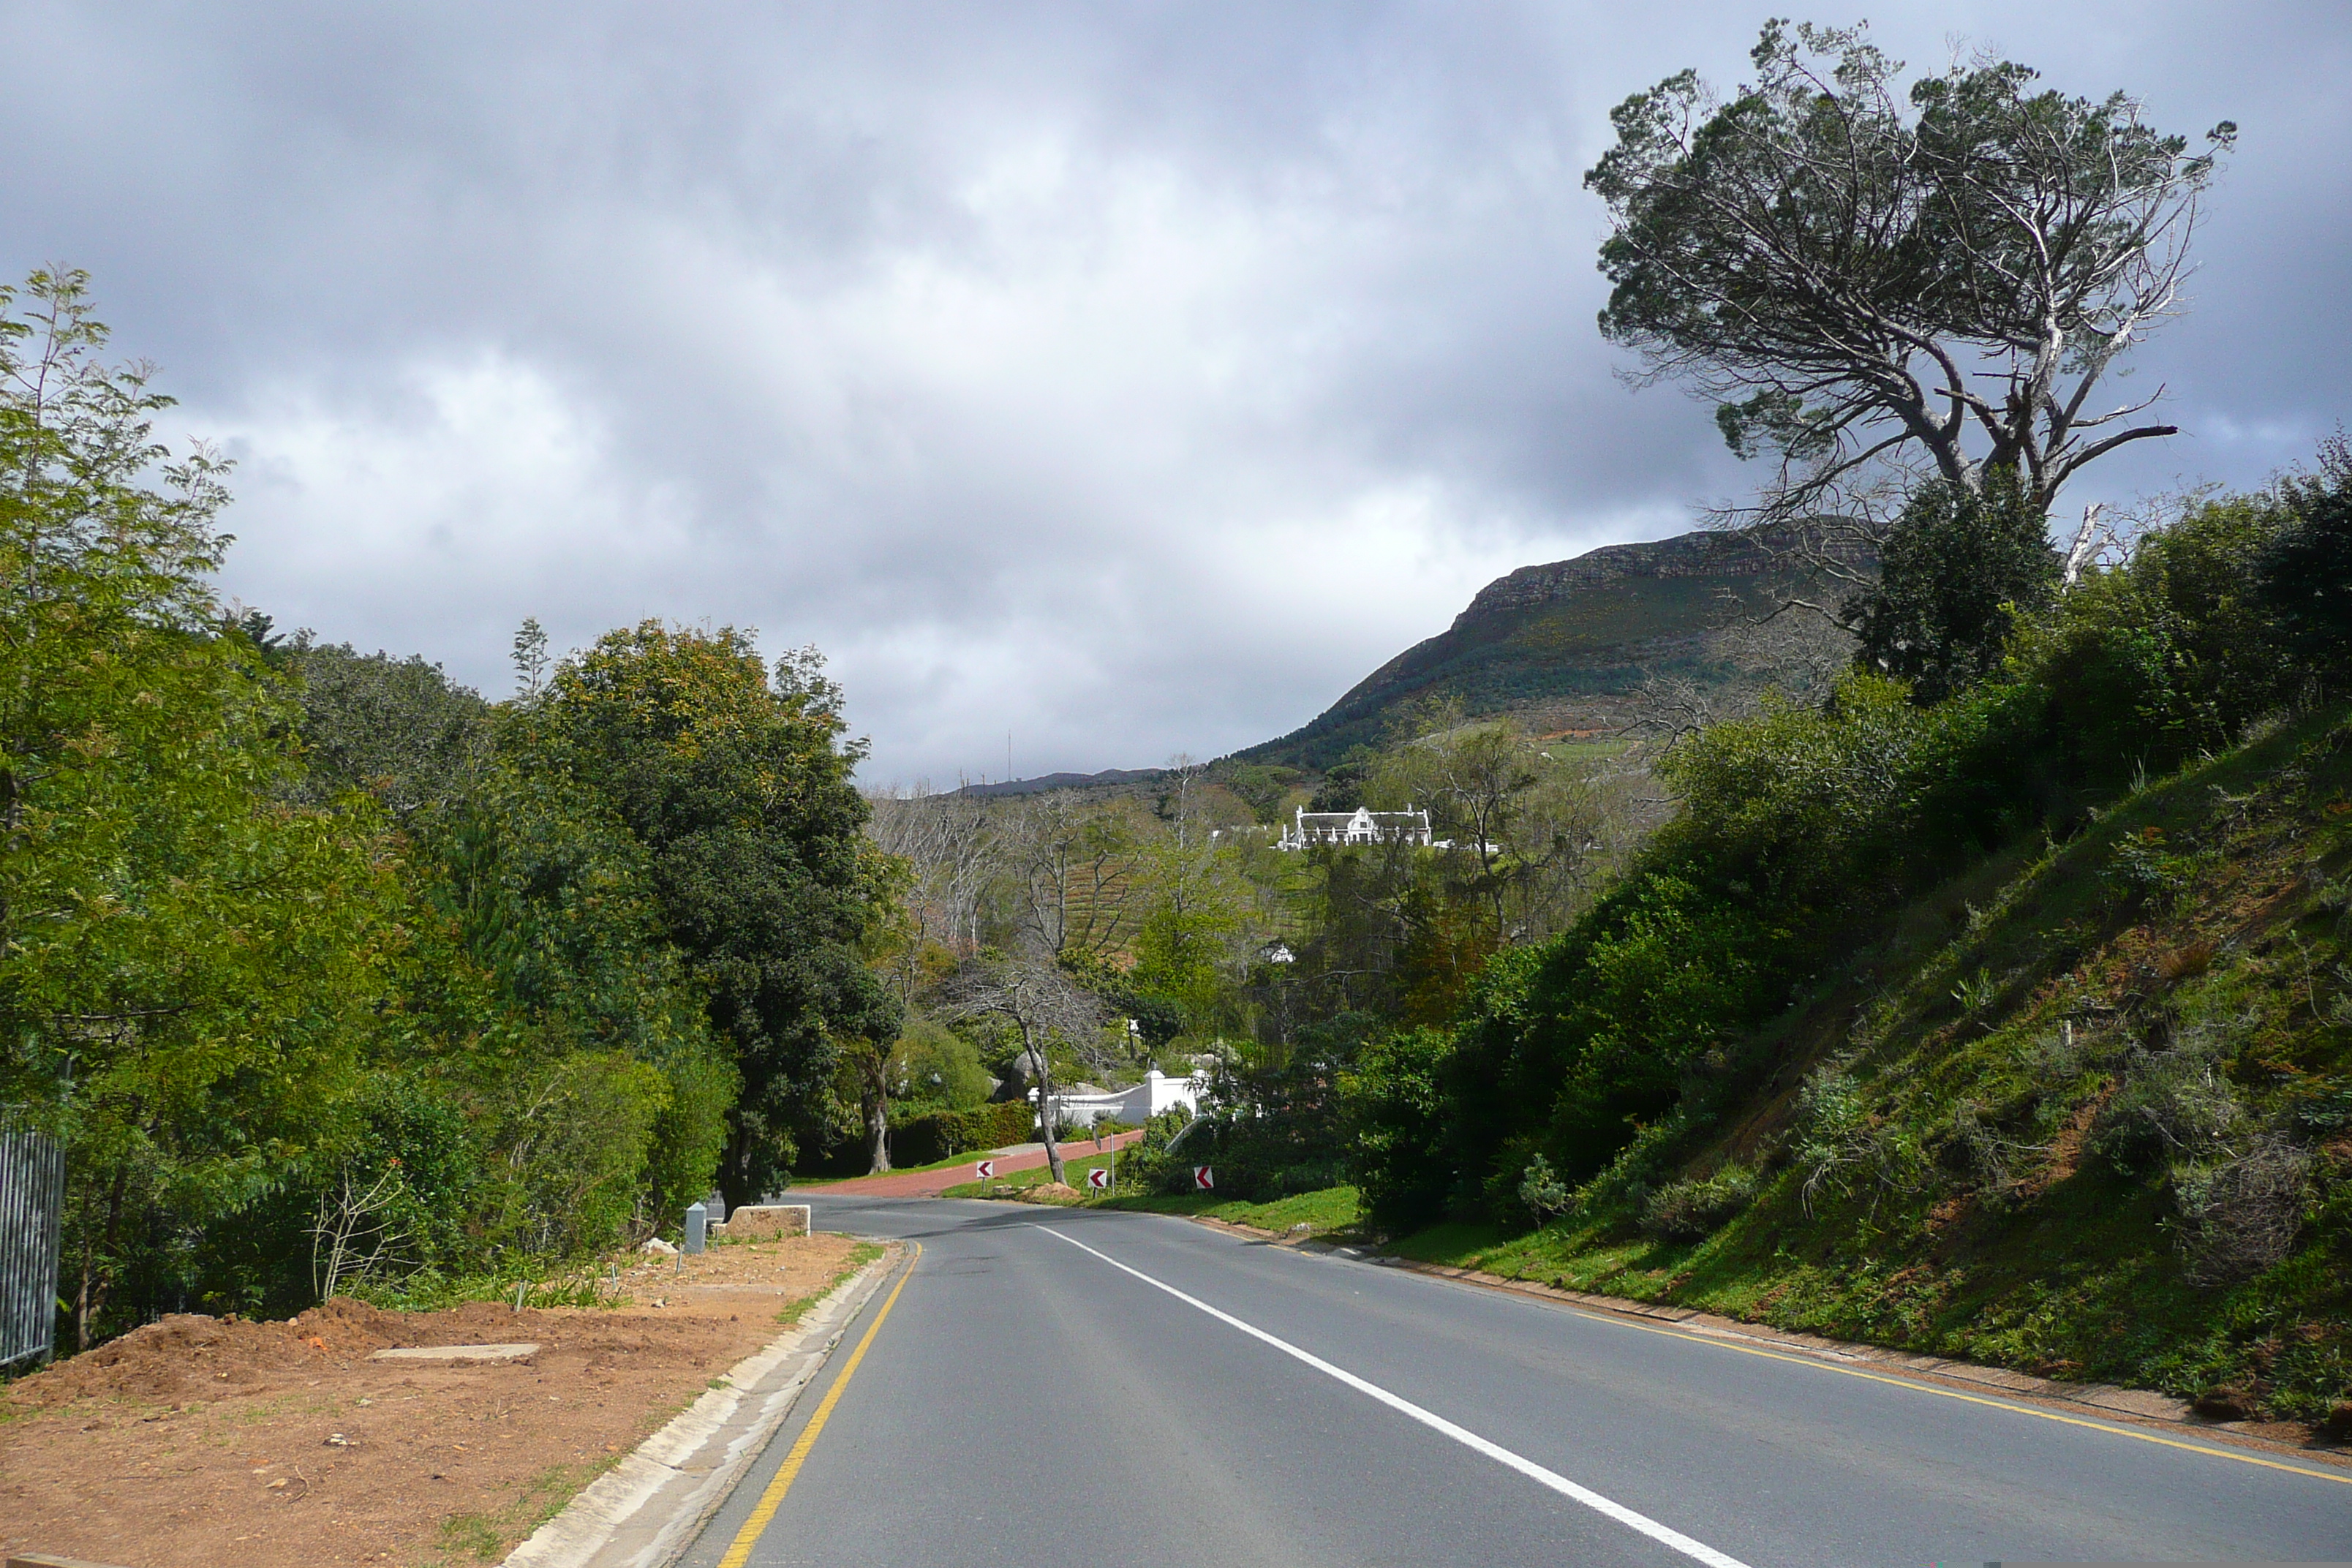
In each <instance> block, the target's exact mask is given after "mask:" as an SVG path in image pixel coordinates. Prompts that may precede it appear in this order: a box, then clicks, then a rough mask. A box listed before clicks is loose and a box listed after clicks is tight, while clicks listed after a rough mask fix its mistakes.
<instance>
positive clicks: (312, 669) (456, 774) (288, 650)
mask: <svg viewBox="0 0 2352 1568" xmlns="http://www.w3.org/2000/svg"><path fill="white" fill-rule="evenodd" d="M262 626H263V635H264V636H265V637H267V636H268V631H267V626H268V621H267V619H266V617H265V618H264V620H263V623H262ZM275 658H276V661H277V662H278V664H279V665H280V666H282V667H283V668H286V669H287V670H288V671H289V672H290V673H291V674H292V675H293V677H294V678H295V682H296V686H297V689H298V692H299V701H300V702H301V705H302V719H301V726H302V751H303V762H304V767H303V772H302V778H301V781H300V784H299V796H300V797H301V798H303V799H306V800H310V801H313V802H318V801H326V800H331V799H333V798H334V797H335V796H337V795H341V794H343V793H345V792H347V791H352V790H364V791H366V792H367V793H369V794H371V795H374V796H375V797H376V798H377V799H378V800H380V801H382V802H383V805H384V806H385V807H386V809H388V810H389V811H391V812H392V814H393V815H394V817H395V818H399V819H405V818H406V817H408V816H411V815H412V814H414V813H415V811H417V810H418V809H419V808H420V807H425V806H431V805H447V804H450V803H452V802H455V801H456V800H457V799H459V798H460V797H461V796H462V795H464V794H465V792H466V790H467V787H468V785H469V784H471V783H472V781H473V779H474V778H475V776H476V775H477V774H478V773H479V771H480V770H481V768H482V767H483V765H484V764H485V763H486V762H487V760H488V755H489V751H490V709H489V705H488V703H486V702H484V701H483V700H482V699H481V697H480V695H479V694H478V693H477V692H475V691H474V690H473V689H470V688H468V687H464V686H459V685H457V684H456V683H454V682H453V681H451V680H450V679H448V677H447V676H446V675H445V674H444V673H443V672H442V669H441V667H440V666H439V665H437V664H433V663H429V662H427V661H426V660H425V659H424V658H419V657H417V656H415V655H414V654H412V655H410V656H409V657H408V658H394V657H393V656H392V655H390V654H388V653H372V654H362V653H360V652H359V651H357V650H356V649H354V648H353V647H352V646H351V645H350V644H349V643H342V644H336V645H328V644H321V643H318V642H314V641H313V640H312V639H311V638H310V635H309V634H308V633H299V634H297V636H296V637H294V639H293V640H292V641H291V642H290V643H288V644H285V645H283V646H282V647H279V648H278V650H277V651H276V654H275Z"/></svg>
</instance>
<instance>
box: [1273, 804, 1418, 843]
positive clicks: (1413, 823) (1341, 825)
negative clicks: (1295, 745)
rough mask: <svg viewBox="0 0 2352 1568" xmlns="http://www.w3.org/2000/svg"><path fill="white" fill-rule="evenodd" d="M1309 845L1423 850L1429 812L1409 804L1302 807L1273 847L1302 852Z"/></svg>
mask: <svg viewBox="0 0 2352 1568" xmlns="http://www.w3.org/2000/svg"><path fill="white" fill-rule="evenodd" d="M1312 844H1415V845H1419V846H1420V847H1422V848H1423V849H1426V848H1428V847H1430V837H1429V813H1427V812H1425V811H1415V810H1414V809H1413V808H1412V806H1410V805H1408V806H1406V807H1405V808H1404V809H1403V810H1402V811H1370V810H1367V809H1365V808H1364V807H1362V806H1358V807H1357V808H1356V809H1355V810H1353V811H1309V810H1307V808H1306V807H1305V806H1303V805H1302V806H1300V807H1299V808H1298V812H1297V817H1296V819H1295V820H1294V821H1293V822H1292V824H1291V826H1290V827H1289V829H1288V830H1287V831H1286V832H1285V833H1284V834H1283V836H1282V840H1281V842H1280V843H1279V844H1277V845H1276V848H1279V849H1304V848H1306V847H1307V846H1309V845H1312Z"/></svg>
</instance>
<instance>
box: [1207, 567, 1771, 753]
mask: <svg viewBox="0 0 2352 1568" xmlns="http://www.w3.org/2000/svg"><path fill="white" fill-rule="evenodd" d="M1779 566H1780V563H1779V562H1778V561H1777V560H1776V559H1775V558H1774V557H1773V556H1772V555H1770V554H1769V552H1766V551H1764V550H1761V549H1759V548H1758V547H1756V546H1755V545H1754V544H1752V543H1750V542H1748V541H1747V540H1745V539H1744V538H1742V537H1739V536H1736V535H1724V534H1715V533H1689V534H1684V535H1681V536H1679V537H1677V538H1674V539H1668V540H1662V541H1659V542H1656V543H1653V544H1614V545H1609V546H1605V547H1603V548H1602V549H1600V550H1595V551H1591V552H1588V553H1586V554H1584V555H1580V556H1577V557H1576V558H1574V559H1573V560H1570V561H1561V562H1554V563H1549V564H1547V565H1540V566H1525V567H1521V568H1520V569H1519V570H1517V571H1516V572H1513V573H1512V574H1509V575H1508V576H1506V577H1502V578H1498V579H1496V581H1495V582H1494V583H1492V584H1488V585H1487V587H1486V588H1485V589H1484V590H1482V591H1481V592H1480V593H1479V594H1478V595H1477V597H1476V598H1475V599H1473V600H1472V601H1471V603H1470V605H1469V607H1468V608H1466V609H1465V610H1464V611H1463V612H1462V614H1461V615H1460V616H1456V617H1455V619H1454V624H1453V625H1452V626H1449V627H1447V628H1446V629H1445V630H1444V632H1441V633H1440V634H1438V635H1437V636H1436V637H1430V638H1428V639H1427V640H1425V641H1423V642H1420V643H1417V644H1415V645H1414V646H1413V647H1411V648H1408V649H1407V650H1406V651H1405V652H1403V653H1402V654H1399V655H1398V656H1397V657H1396V658H1392V659H1391V660H1390V661H1389V662H1388V663H1386V664H1384V665H1382V666H1381V668H1379V669H1376V670H1374V671H1373V672H1372V673H1371V674H1370V675H1369V676H1367V677H1365V678H1364V679H1363V680H1362V681H1360V682H1359V683H1358V684H1357V685H1356V686H1355V687H1354V689H1351V690H1349V692H1348V693H1347V694H1346V695H1345V696H1343V697H1341V698H1340V699H1339V700H1338V701H1337V702H1335V703H1333V704H1332V705H1331V706H1330V707H1329V708H1328V709H1327V710H1325V711H1324V712H1322V713H1321V714H1319V715H1318V716H1317V717H1316V718H1315V719H1313V720H1312V721H1309V722H1308V723H1307V724H1306V725H1304V726H1303V727H1301V728H1299V729H1297V730H1295V731H1292V732H1291V733H1289V734H1287V735H1285V736H1283V737H1281V738H1280V739H1278V740H1274V741H1268V742H1265V743H1264V744H1262V745H1258V746H1254V747H1252V748H1250V749H1249V750H1247V751H1244V752H1239V753H1236V754H1237V756H1238V757H1240V758H1241V759H1242V760H1244V761H1247V762H1255V763H1276V764H1284V765H1288V766H1293V767H1307V768H1318V769H1319V768H1327V767H1328V766H1330V765H1331V764H1332V763H1336V762H1338V761H1339V759H1340V758H1341V757H1342V756H1343V755H1345V754H1346V753H1347V752H1348V751H1349V748H1351V747H1354V746H1357V745H1365V744H1375V745H1376V744H1379V743H1380V742H1381V741H1382V740H1384V739H1385V738H1386V736H1387V734H1388V731H1389V729H1390V727H1391V721H1392V719H1393V717H1394V716H1395V714H1396V712H1397V710H1399V709H1400V708H1401V707H1402V706H1403V705H1405V704H1407V703H1411V702H1414V701H1416V700H1423V699H1427V698H1433V697H1435V698H1453V699H1458V700H1460V701H1461V703H1462V705H1463V707H1464V710H1465V712H1466V713H1467V714H1468V715H1469V716H1471V717H1481V716H1485V715H1488V714H1495V713H1506V712H1509V713H1518V714H1522V715H1524V716H1527V717H1528V718H1530V719H1531V720H1533V721H1537V722H1538V724H1539V725H1540V726H1541V727H1544V728H1549V729H1559V730H1568V729H1583V728H1603V727H1608V726H1610V725H1612V724H1613V723H1615V722H1618V721H1621V720H1622V717H1623V716H1624V714H1625V712H1626V710H1627V708H1628V703H1629V699H1630V698H1631V697H1632V696H1633V693H1634V692H1636V691H1637V690H1638V689H1640V688H1641V686H1642V684H1643V681H1644V679H1651V678H1656V677H1680V678H1683V679H1693V680H1697V681H1701V682H1709V683H1713V682H1727V681H1730V680H1732V679H1737V678H1738V673H1739V672H1738V669H1737V668H1736V667H1735V666H1734V665H1733V664H1732V663H1731V662H1730V661H1729V660H1727V659H1726V658H1723V657H1722V655H1721V653H1720V651H1719V650H1717V648H1716V647H1714V646H1713V642H1714V638H1713V636H1712V634H1714V633H1715V632H1717V630H1718V629H1720V628H1721V627H1723V626H1725V625H1727V623H1730V622H1732V621H1735V620H1737V619H1738V618H1739V617H1740V616H1753V615H1755V614H1756V613H1758V612H1759V610H1760V609H1763V608H1768V607H1769V605H1771V604H1772V603H1773V602H1775V601H1774V599H1773V596H1772V586H1773V584H1774V583H1775V581H1776V580H1777V577H1778V568H1779Z"/></svg>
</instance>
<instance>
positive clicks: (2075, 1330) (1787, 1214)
mask: <svg viewBox="0 0 2352 1568" xmlns="http://www.w3.org/2000/svg"><path fill="white" fill-rule="evenodd" d="M1757 1043H1758V1046H1759V1047H1760V1050H1759V1054H1760V1055H1763V1056H1765V1057H1768V1058H1770V1059H1774V1060H1777V1061H1778V1062H1780V1064H1781V1065H1780V1068H1778V1070H1777V1071H1776V1072H1775V1073H1774V1074H1773V1075H1772V1076H1771V1078H1770V1079H1769V1081H1768V1082H1766V1083H1765V1084H1764V1085H1762V1086H1761V1087H1760V1089H1758V1090H1756V1091H1754V1092H1753V1094H1752V1098H1751V1099H1750V1100H1749V1101H1748V1104H1747V1107H1746V1109H1745V1110H1744V1111H1739V1112H1736V1113H1734V1114H1733V1115H1731V1116H1728V1117H1727V1118H1725V1119H1724V1121H1722V1123H1721V1124H1720V1125H1721V1131H1718V1132H1717V1133H1716V1134H1714V1135H1712V1136H1709V1137H1708V1138H1706V1141H1705V1142H1704V1143H1703V1144H1702V1145H1701V1146H1699V1147H1697V1148H1696V1149H1691V1148H1688V1147H1686V1146H1685V1147H1683V1148H1681V1149H1679V1150H1677V1149H1675V1145H1674V1141H1673V1140H1672V1139H1664V1140H1661V1141H1660V1142H1659V1144H1658V1147H1659V1150H1660V1152H1661V1153H1662V1154H1663V1155H1664V1156H1665V1157H1664V1158H1663V1159H1661V1160H1660V1161H1658V1162H1656V1163H1654V1164H1653V1165H1651V1166H1649V1167H1647V1168H1644V1166H1643V1163H1642V1162H1641V1161H1640V1160H1639V1159H1638V1158H1636V1159H1633V1160H1631V1161H1627V1162H1621V1163H1620V1165H1619V1166H1618V1167H1617V1169H1616V1171H1615V1172H1613V1173H1612V1175H1613V1176H1614V1177H1615V1178H1616V1179H1615V1180H1613V1181H1605V1182H1603V1183H1602V1184H1600V1185H1599V1186H1598V1187H1597V1188H1596V1189H1594V1190H1593V1191H1592V1192H1591V1194H1590V1198H1589V1200H1588V1202H1587V1203H1586V1205H1584V1207H1583V1209H1582V1211H1581V1212H1580V1213H1579V1214H1577V1215H1573V1216H1572V1217H1571V1218H1570V1219H1569V1220H1567V1221H1566V1222H1564V1223H1562V1224H1560V1225H1557V1226H1551V1227H1549V1228H1547V1229H1540V1230H1537V1231H1533V1232H1531V1233H1528V1234H1525V1235H1520V1236H1517V1237H1509V1238H1505V1237H1504V1236H1503V1235H1502V1233H1501V1232H1498V1231H1495V1230H1490V1229H1486V1228H1483V1227H1479V1226H1469V1225H1460V1224H1456V1225H1448V1226H1440V1227H1438V1228H1437V1229H1435V1230H1433V1231H1429V1232H1425V1233H1423V1235H1421V1236H1420V1237H1416V1238H1414V1239H1413V1240H1412V1241H1410V1242H1408V1243H1407V1244H1406V1245H1405V1250H1407V1251H1409V1252H1412V1253H1416V1254H1418V1255H1420V1256H1423V1257H1426V1258H1443V1259H1444V1260H1446V1261H1449V1262H1454V1263H1459V1264H1465V1265H1472V1266H1475V1267H1478V1268H1486V1269H1491V1270H1495V1271H1497V1272H1501V1273H1504V1274H1507V1275H1513V1276H1517V1277H1523V1278H1533V1279H1545V1280H1549V1281H1552V1282H1555V1283H1559V1284H1562V1285H1567V1286H1570V1287H1573V1288H1576V1289H1590V1290H1598V1291H1603V1292H1607V1293H1611V1294H1616V1295H1622V1296H1628V1297H1633V1298H1637V1299H1643V1300H1670V1301H1674V1302H1677V1303H1681V1304H1684V1305H1688V1306H1693V1307H1701V1308H1706V1309H1710V1310H1718V1311H1724V1312H1728V1313H1733V1314H1736V1315H1739V1316H1743V1317H1748V1318H1754V1319H1761V1320H1764V1321H1769V1322H1772V1323H1775V1324H1779V1325H1780V1326H1783V1327H1788V1328H1793V1329H1803V1330H1811V1331H1819V1332H1822V1333H1828V1334H1834V1335H1840V1336H1845V1337H1853V1338H1860V1339H1865V1340H1870V1341H1874V1342H1879V1343H1885V1344H1893V1345H1898V1346H1904V1347H1908V1348H1912V1349H1916V1350H1919V1351H1923V1352H1932V1353H1936V1354H1941V1355H1951V1356H1961V1357H1967V1358H1969V1359H1973V1360H1978V1361H1988V1362H1994V1363H2002V1364H2006V1365H2010V1366H2014V1367H2018V1368H2021V1369H2023V1370H2026V1371H2030V1372H2033V1373H2040V1374H2042V1375H2046V1376H2054V1377H2061V1378H2084V1379H2092V1380H2099V1381H2112V1382H2120V1383H2126V1384H2139V1385H2143V1386H2152V1387H2156V1388H2160V1389H2165V1390H2168V1391H2170V1392H2173V1393H2175V1394H2180V1395H2183V1396H2185V1397H2189V1398H2192V1399H2200V1400H2202V1401H2203V1402H2204V1403H2203V1407H2204V1408H2206V1409H2208V1410H2210V1412H2212V1413H2214V1414H2216V1415H2221V1416H2228V1415H2231V1414H2237V1415H2254V1414H2261V1415H2273V1416H2284V1417H2288V1418H2297V1419H2303V1420H2308V1421H2324V1420H2326V1419H2328V1418H2329V1416H2330V1413H2331V1412H2332V1411H2335V1410H2336V1409H2337V1408H2338V1405H2339V1403H2340V1402H2341V1401H2343V1400H2344V1399H2345V1398H2346V1397H2347V1394H2352V1317H2347V1310H2352V1288H2347V1270H2346V1259H2347V1253H2352V1181H2347V1177H2352V721H2347V718H2346V717H2345V715H2344V714H2343V712H2342V711H2341V710H2339V711H2337V712H2336V713H2334V714H2331V715H2328V716H2326V717H2321V718H2316V719H2313V720H2309V721H2305V722H2303V723H2300V724H2298V725H2295V726H2293V727H2290V728H2283V729H2281V730H2279V731H2276V732H2274V733H2273V734H2271V735H2269V736H2267V737H2266V738H2263V739H2260V740H2258V741H2256V742H2252V743H2251V744H2249V745H2247V746H2245V747H2243V748H2242V749H2240V750H2238V751H2235V752H2229V753H2227V754H2224V755H2222V756H2221V757H2220V758H2219V759H2218V760H2208V761H2200V762H2199V763H2195V764H2193V765H2191V766H2189V767H2188V768H2186V769H2184V770H2183V771H2181V772H2180V773H2178V774H2176V775H2175V776H2172V777H2170V778H2168V779H2165V780H2162V781H2160V782H2158V783H2155V784H2148V785H2147V786H2145V787H2143V788H2141V789H2139V790H2137V792H2135V793H2132V794H2130V795H2127V796H2126V797H2125V798H2124V799H2123V800H2121V801H2120V802H2119V803H2118V804H2116V805H2115V806H2114V807H2113V808H2112V809H2110V810H2108V811H2106V812H2105V813H2104V814H2102V815H2100V816H2098V818H2097V820H2096V821H2095V823H2094V824H2093V826H2090V827H2089V828H2088V829H2086V830H2085V831H2084V832H2083V833H2081V834H2080V835H2079V836H2077V837H2074V838H2073V839H2072V840H2071V841H2070V842H2067V843H2064V844H2063V845H2059V846H2053V845H2052V844H2051V843H2050V842H2049V841H2048V840H2046V839H2038V838H2037V839H2035V840H2032V841H2029V842H2028V843H2027V844H2025V845H2024V846H2022V847H2017V848H2014V849H2011V850H2010V851H2009V852H2007V853H2004V854H2002V855H2000V856H1997V857H1995V858H1992V859H1990V861H1987V862H1984V863H1980V864H1979V865H1978V866H1976V867H1975V868H1972V869H1970V870H1969V871H1968V872H1966V873H1965V874H1962V875H1960V876H1958V877H1957V878H1955V879H1951V880H1949V881H1948V882H1946V883H1944V884H1943V885H1942V886H1941V887H1939V888H1937V889H1936V890H1935V891H1933V892H1932V893H1931V894H1929V895H1927V896H1926V897H1924V898H1921V899H1918V900H1915V901H1913V902H1912V903H1910V904H1909V905H1907V906H1906V908H1904V909H1903V910H1901V912H1900V913H1899V915H1897V916H1896V917H1895V918H1893V919H1891V920H1889V921H1886V922H1885V925H1884V926H1883V928H1882V929H1881V930H1880V931H1879V932H1878V934H1877V937H1876V940H1875V941H1874V942H1870V943H1869V944H1868V945H1865V946H1862V947H1860V948H1859V950H1858V951H1855V952H1853V953H1852V954H1851V956H1850V958H1848V959H1847V961H1846V962H1844V963H1843V964H1841V965H1840V966H1838V967H1837V968H1836V969H1834V970H1833V971H1831V972H1828V973H1824V974H1822V976H1821V977H1820V978H1819V979H1818V980H1817V982H1816V983H1815V984H1812V985H1811V986H1810V987H1809V988H1807V990H1806V991H1805V993H1804V994H1803V995H1802V996H1801V998H1800V999H1799V1000H1798V1001H1797V1003H1796V1004H1795V1005H1792V1006H1791V1007H1790V1010H1789V1011H1788V1012H1787V1013H1786V1014H1785V1015H1784V1016H1782V1017H1780V1019H1779V1020H1778V1021H1777V1022H1775V1023H1773V1024H1771V1025H1769V1026H1768V1027H1767V1028H1766V1029H1765V1030H1764V1031H1763V1032H1762V1035H1761V1037H1760V1038H1759V1041H1758V1042H1757ZM1662 1131H1663V1129H1662ZM1718 1227H1719V1228H1718ZM2339 1419H2340V1417H2339Z"/></svg>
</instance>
